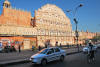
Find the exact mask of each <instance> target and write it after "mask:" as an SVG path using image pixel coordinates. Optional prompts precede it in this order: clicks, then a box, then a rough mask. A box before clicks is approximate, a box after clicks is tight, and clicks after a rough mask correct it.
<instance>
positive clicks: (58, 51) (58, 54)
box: [54, 48, 61, 60]
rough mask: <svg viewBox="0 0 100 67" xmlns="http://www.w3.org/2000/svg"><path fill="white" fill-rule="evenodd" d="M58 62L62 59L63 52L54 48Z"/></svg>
mask: <svg viewBox="0 0 100 67" xmlns="http://www.w3.org/2000/svg"><path fill="white" fill-rule="evenodd" d="M54 51H55V58H56V60H57V59H59V58H60V56H61V52H60V49H59V48H54Z"/></svg>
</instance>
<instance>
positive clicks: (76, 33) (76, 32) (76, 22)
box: [73, 18, 79, 52]
mask: <svg viewBox="0 0 100 67" xmlns="http://www.w3.org/2000/svg"><path fill="white" fill-rule="evenodd" d="M73 20H74V22H75V24H76V30H75V35H76V45H77V48H78V52H79V44H78V37H79V34H78V28H77V24H78V21H77V20H76V18H74V19H73Z"/></svg>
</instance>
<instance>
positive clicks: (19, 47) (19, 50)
mask: <svg viewBox="0 0 100 67" xmlns="http://www.w3.org/2000/svg"><path fill="white" fill-rule="evenodd" d="M18 49H19V53H20V52H21V46H20V45H19V47H18Z"/></svg>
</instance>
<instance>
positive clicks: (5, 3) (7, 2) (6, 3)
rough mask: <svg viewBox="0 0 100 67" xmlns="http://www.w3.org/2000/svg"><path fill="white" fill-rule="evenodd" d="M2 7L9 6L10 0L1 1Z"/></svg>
mask: <svg viewBox="0 0 100 67" xmlns="http://www.w3.org/2000/svg"><path fill="white" fill-rule="evenodd" d="M3 7H6V8H9V7H11V4H10V2H9V1H8V0H5V1H4V3H3Z"/></svg>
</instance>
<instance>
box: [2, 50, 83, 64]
mask: <svg viewBox="0 0 100 67" xmlns="http://www.w3.org/2000/svg"><path fill="white" fill-rule="evenodd" d="M63 49H65V50H66V52H67V54H70V53H74V52H77V48H69V49H67V48H63ZM81 49H82V48H81ZM36 52H37V51H34V52H33V51H31V50H26V51H22V52H21V53H19V52H13V53H0V64H5V63H9V62H13V61H19V60H25V59H29V58H30V56H32V55H33V54H34V53H36Z"/></svg>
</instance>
